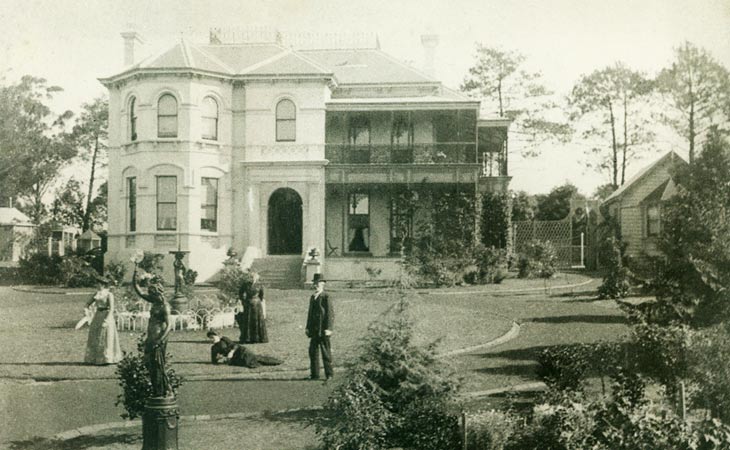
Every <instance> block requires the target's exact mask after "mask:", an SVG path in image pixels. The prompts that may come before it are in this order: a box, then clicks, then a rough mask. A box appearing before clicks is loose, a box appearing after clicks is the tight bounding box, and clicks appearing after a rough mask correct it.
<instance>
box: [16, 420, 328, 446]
mask: <svg viewBox="0 0 730 450" xmlns="http://www.w3.org/2000/svg"><path fill="white" fill-rule="evenodd" d="M316 416H317V413H316V412H314V413H312V412H307V411H302V412H286V413H275V414H264V415H255V416H252V417H248V418H237V419H231V418H223V419H213V420H207V421H196V420H181V421H180V426H179V429H178V430H179V431H178V441H179V449H180V450H201V449H206V450H230V449H237V448H247V449H256V450H310V449H311V450H313V449H316V448H318V447H317V445H318V441H317V437H316V435H315V432H314V427H313V426H308V425H307V423H308V422H309V420H310V419H315V420H316ZM241 430H246V431H245V433H242V432H241ZM140 447H142V426H141V425H133V426H130V427H126V428H112V429H109V430H105V431H102V432H99V433H97V434H95V435H92V436H79V437H76V438H72V439H69V440H67V441H55V440H53V439H48V438H46V439H43V438H39V439H34V440H26V441H15V442H13V443H11V444H10V447H9V449H10V450H41V449H43V450H48V449H54V450H79V449H84V450H101V449H104V450H132V449H134V450H137V449H139V448H140Z"/></svg>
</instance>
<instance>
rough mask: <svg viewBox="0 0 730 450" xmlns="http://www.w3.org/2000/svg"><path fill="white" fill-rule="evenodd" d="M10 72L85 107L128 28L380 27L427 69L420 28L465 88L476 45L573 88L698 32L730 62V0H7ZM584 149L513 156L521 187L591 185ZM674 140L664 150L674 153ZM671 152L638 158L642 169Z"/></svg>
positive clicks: (450, 82)
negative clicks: (435, 41) (514, 56)
mask: <svg viewBox="0 0 730 450" xmlns="http://www.w3.org/2000/svg"><path fill="white" fill-rule="evenodd" d="M0 23H1V24H3V27H2V29H1V30H0V73H2V74H4V77H5V78H6V81H13V80H15V79H17V78H19V77H20V76H21V75H23V74H32V75H36V76H42V77H44V78H46V79H47V80H48V81H49V83H51V84H54V85H59V86H61V87H63V88H64V92H63V93H61V94H59V95H57V96H56V98H55V100H54V103H53V108H54V110H56V111H57V112H59V113H60V112H62V111H63V110H65V109H72V110H78V108H79V106H80V104H81V103H83V102H85V101H89V100H91V99H92V98H94V97H96V96H98V95H99V94H102V93H103V92H104V88H103V87H102V86H101V84H99V82H98V81H97V78H98V77H103V76H108V75H111V74H113V73H115V72H116V71H117V70H118V69H119V68H120V67H121V65H122V64H121V63H122V39H121V37H120V36H119V33H120V32H122V31H124V30H126V29H128V28H129V26H130V25H133V26H134V27H135V28H136V30H137V31H138V32H140V34H141V35H142V36H143V38H144V39H145V44H144V46H143V47H142V48H141V49H139V53H138V55H141V56H145V55H148V54H153V53H155V52H157V51H160V50H162V49H164V48H165V47H166V46H170V45H172V44H174V43H175V42H176V41H177V40H178V39H179V38H180V37H181V36H184V37H186V38H187V39H189V40H191V41H193V42H205V41H206V40H207V36H208V30H209V28H211V27H221V28H231V27H236V28H248V27H268V28H274V29H282V30H288V31H296V32H300V31H301V32H327V33H352V32H362V33H371V34H377V36H378V39H379V41H380V44H381V48H382V49H383V50H384V51H386V52H388V53H390V54H392V55H393V56H395V57H397V58H399V59H402V60H405V61H409V62H410V63H412V64H413V65H414V66H416V67H419V66H420V65H421V63H422V60H423V50H422V47H421V44H420V36H421V35H422V34H424V33H435V34H438V35H439V39H440V43H439V46H438V48H437V53H436V75H437V76H438V77H439V78H440V79H441V80H442V81H443V82H444V83H445V84H446V85H447V86H450V87H453V88H457V87H458V85H459V84H460V82H461V81H462V79H463V78H464V75H465V74H466V73H467V69H468V68H469V66H470V65H471V64H472V63H473V60H474V48H475V43H476V42H480V43H482V44H484V45H488V46H493V47H499V48H502V49H505V50H516V51H519V52H520V53H522V54H524V55H525V56H526V57H527V62H526V64H527V67H528V68H529V69H531V70H539V71H541V72H542V73H543V76H544V80H545V82H546V84H547V85H548V87H550V88H551V89H553V90H555V91H556V92H558V93H562V94H567V93H568V92H569V91H570V88H571V87H572V85H573V84H574V83H575V82H576V81H577V80H578V79H579V77H580V76H581V75H582V74H587V73H589V72H591V71H593V70H596V69H599V68H603V67H605V66H607V65H610V64H612V63H614V62H616V61H623V62H625V63H626V64H627V65H628V66H629V67H632V68H634V69H637V70H641V71H644V72H646V73H647V74H654V73H656V72H657V71H658V70H659V69H661V68H662V67H664V66H667V65H668V64H669V63H670V61H671V59H672V49H673V47H676V46H677V45H679V44H681V43H682V42H683V41H685V40H689V41H691V42H693V43H695V44H697V45H699V46H701V47H704V48H706V49H707V50H709V51H710V52H711V53H712V54H713V55H714V56H715V58H717V59H718V60H719V61H720V62H722V63H723V64H724V65H725V66H726V67H730V0H693V1H687V0H610V1H608V0H529V1H528V0H499V1H490V0H450V1H442V0H438V1H436V0H418V1H414V0H400V1H394V0H364V1H363V0H344V1H339V0H338V1H335V0H218V1H216V0H209V1H198V0H195V1H183V0H119V1H110V0H94V1H91V0H87V1H84V0H0ZM583 148H584V147H581V146H580V145H575V146H556V145H552V146H548V147H545V148H543V149H542V151H541V154H540V156H538V157H536V158H529V159H525V158H521V157H520V156H519V154H511V155H510V171H511V175H512V176H513V180H512V184H511V186H512V188H513V189H522V190H527V191H528V192H531V193H539V192H547V191H549V190H550V189H551V188H552V187H554V186H556V185H559V184H562V183H564V182H565V181H570V182H572V183H574V184H575V185H577V186H578V187H579V188H580V190H581V191H582V192H584V193H587V194H590V193H592V192H593V190H594V189H595V187H596V186H598V185H600V184H604V183H605V182H606V181H607V179H606V177H605V176H604V175H600V174H596V173H595V172H594V171H593V170H592V169H589V168H586V166H585V164H584V160H585V157H584V155H583ZM670 149H674V150H680V153H681V149H677V148H672V146H671V145H669V144H667V145H666V146H664V147H662V148H660V149H659V150H658V152H660V153H661V152H664V151H667V150H670ZM660 153H657V154H654V155H649V156H648V157H647V158H646V159H645V160H643V161H638V162H636V163H634V165H633V166H632V167H629V169H628V174H629V175H631V174H632V173H633V172H636V171H638V170H639V169H640V168H641V167H642V166H643V165H645V164H647V163H649V162H650V160H651V159H655V158H657V157H658V156H659V154H660Z"/></svg>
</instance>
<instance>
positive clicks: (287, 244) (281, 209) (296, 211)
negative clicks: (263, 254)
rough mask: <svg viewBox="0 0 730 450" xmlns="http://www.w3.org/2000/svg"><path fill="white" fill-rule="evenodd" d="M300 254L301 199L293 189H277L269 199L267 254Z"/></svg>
mask: <svg viewBox="0 0 730 450" xmlns="http://www.w3.org/2000/svg"><path fill="white" fill-rule="evenodd" d="M301 253H302V198H301V197H300V196H299V194H297V192H296V191H295V190H294V189H289V188H281V189H277V190H276V191H274V193H273V194H271V197H270V198H269V254H270V255H300V254H301Z"/></svg>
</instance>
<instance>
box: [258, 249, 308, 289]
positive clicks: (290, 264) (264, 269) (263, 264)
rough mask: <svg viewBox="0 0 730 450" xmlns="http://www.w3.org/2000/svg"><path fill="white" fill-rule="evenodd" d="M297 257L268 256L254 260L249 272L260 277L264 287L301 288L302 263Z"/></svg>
mask: <svg viewBox="0 0 730 450" xmlns="http://www.w3.org/2000/svg"><path fill="white" fill-rule="evenodd" d="M303 260H304V259H303V258H302V257H301V256H299V255H270V256H264V257H263V258H256V259H254V260H253V263H252V264H251V270H253V271H255V272H257V273H258V274H259V275H260V276H261V282H262V283H263V284H264V286H266V287H271V288H275V289H301V288H302V262H303Z"/></svg>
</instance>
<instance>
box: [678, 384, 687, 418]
mask: <svg viewBox="0 0 730 450" xmlns="http://www.w3.org/2000/svg"><path fill="white" fill-rule="evenodd" d="M679 412H680V413H681V414H682V421H683V422H687V392H686V391H685V388H684V381H680V382H679Z"/></svg>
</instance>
